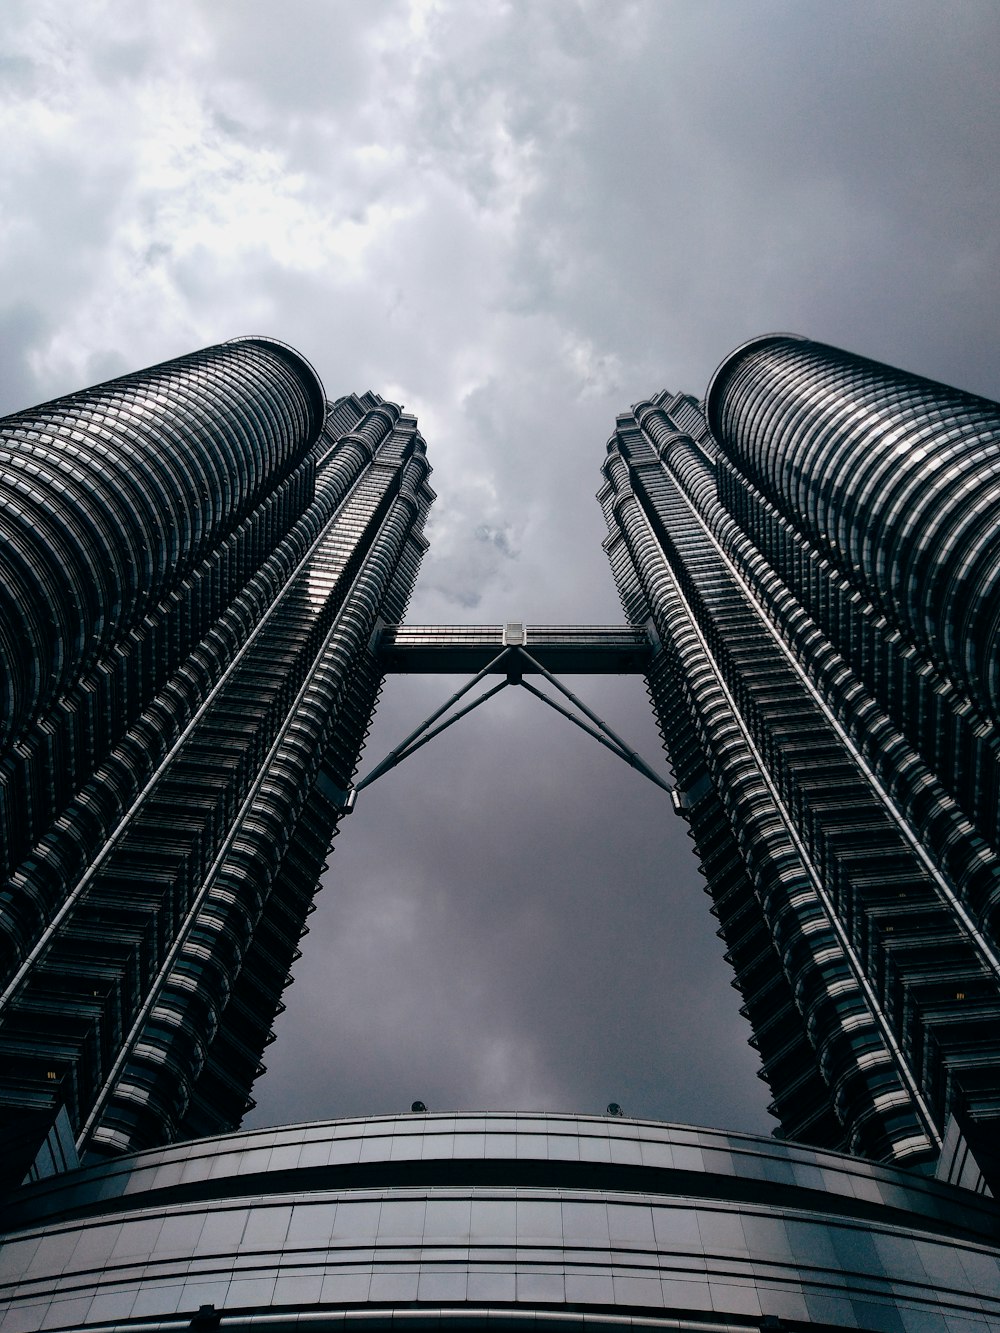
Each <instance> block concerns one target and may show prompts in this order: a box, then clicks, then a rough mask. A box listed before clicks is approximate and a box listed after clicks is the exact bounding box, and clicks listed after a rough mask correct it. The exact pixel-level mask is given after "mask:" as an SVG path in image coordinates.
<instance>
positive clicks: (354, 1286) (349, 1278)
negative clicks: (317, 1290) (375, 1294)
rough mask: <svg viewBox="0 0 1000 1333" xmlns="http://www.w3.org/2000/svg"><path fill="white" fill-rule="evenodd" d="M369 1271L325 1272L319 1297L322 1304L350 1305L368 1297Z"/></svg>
mask: <svg viewBox="0 0 1000 1333" xmlns="http://www.w3.org/2000/svg"><path fill="white" fill-rule="evenodd" d="M370 1285H371V1273H370V1272H367V1271H365V1272H359V1273H336V1272H334V1273H327V1275H326V1277H325V1278H324V1279H323V1288H322V1293H321V1297H320V1299H321V1300H322V1301H323V1304H324V1305H352V1304H356V1303H359V1302H361V1301H366V1300H367V1299H368V1288H369V1286H370Z"/></svg>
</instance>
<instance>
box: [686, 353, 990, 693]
mask: <svg viewBox="0 0 1000 1333" xmlns="http://www.w3.org/2000/svg"><path fill="white" fill-rule="evenodd" d="M706 412H707V415H708V419H709V423H710V425H711V427H712V430H713V432H714V433H715V436H716V438H717V439H718V441H719V443H720V445H721V446H722V449H723V451H724V453H725V455H726V456H727V457H728V459H729V461H730V463H731V464H732V466H733V467H734V468H736V469H737V470H738V471H739V472H740V473H741V474H742V475H743V476H744V477H745V478H746V480H747V481H748V482H749V483H750V484H751V485H753V486H755V487H757V488H758V489H759V490H760V491H761V492H762V493H763V495H764V496H765V497H766V498H767V499H768V500H770V501H771V503H772V504H774V505H775V506H776V508H777V509H778V510H779V511H780V512H781V513H782V514H783V515H784V516H785V517H786V518H787V519H788V520H789V521H790V522H791V523H792V524H793V525H794V526H795V527H796V528H797V529H798V530H799V531H800V532H801V533H802V534H803V535H804V536H805V537H806V538H807V539H808V540H809V541H810V542H811V543H812V544H813V545H814V546H815V547H816V548H817V549H818V550H819V551H820V552H822V554H824V555H825V556H826V557H827V558H828V559H829V560H830V561H831V562H832V563H833V564H834V566H836V567H837V568H838V569H839V570H840V571H841V572H842V573H843V574H844V575H845V577H847V578H848V579H849V580H850V581H851V582H852V583H853V584H854V586H855V587H856V588H858V589H859V591H861V592H862V593H863V595H864V596H865V597H866V598H868V599H869V600H870V601H871V602H872V603H873V604H874V605H875V606H877V607H878V608H879V610H880V611H882V613H883V614H884V615H885V616H886V617H887V618H888V620H889V621H890V623H892V624H893V625H895V626H896V628H898V629H899V631H900V632H901V633H902V634H903V635H904V637H905V638H906V639H907V640H908V641H909V642H910V643H912V644H913V645H914V647H916V648H917V649H918V651H919V652H921V654H922V655H924V656H926V657H927V658H928V659H929V660H930V661H932V662H933V663H934V664H935V665H936V666H938V667H939V668H940V669H941V670H942V671H944V672H945V673H946V674H947V675H948V676H949V677H950V678H951V680H952V681H953V682H954V683H955V684H956V686H957V687H958V688H959V689H960V690H962V691H963V692H965V693H967V694H969V695H971V696H972V697H974V698H975V699H977V701H978V702H979V703H980V705H981V706H983V707H984V708H987V709H989V710H990V711H992V713H993V714H994V716H997V715H1000V540H998V539H997V532H998V530H1000V407H998V405H997V404H996V403H993V402H990V401H989V400H987V399H984V398H978V397H976V396H974V395H973V394H968V393H963V392H962V391H961V390H958V389H952V388H949V387H948V386H946V385H943V384H937V383H935V382H934V381H932V380H926V379H923V378H922V377H920V376H918V375H911V374H908V373H906V372H905V371H901V370H896V369H894V368H893V367H890V366H885V365H882V364H880V363H879V362H876V361H869V360H867V359H866V358H864V357H860V356H855V355H853V354H851V353H849V352H844V351H840V350H839V349H837V348H834V347H828V346H825V345H824V344H821V343H813V342H809V341H807V340H805V339H801V338H797V337H794V336H792V335H787V334H771V335H767V336H765V337H762V338H757V339H754V340H752V341H751V342H748V343H745V344H744V345H743V346H742V347H740V348H738V349H737V350H736V351H735V352H733V353H732V354H731V355H730V356H729V357H728V358H727V359H726V360H725V361H724V362H723V363H722V365H721V366H720V367H719V369H718V370H717V371H716V373H715V375H714V376H713V378H712V381H711V383H710V385H709V390H708V394H707V396H706Z"/></svg>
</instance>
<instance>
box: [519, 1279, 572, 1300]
mask: <svg viewBox="0 0 1000 1333" xmlns="http://www.w3.org/2000/svg"><path fill="white" fill-rule="evenodd" d="M517 1299H518V1300H519V1301H530V1302H532V1303H534V1302H535V1301H565V1299H566V1284H565V1279H564V1278H563V1275H562V1273H523V1272H520V1273H518V1274H517Z"/></svg>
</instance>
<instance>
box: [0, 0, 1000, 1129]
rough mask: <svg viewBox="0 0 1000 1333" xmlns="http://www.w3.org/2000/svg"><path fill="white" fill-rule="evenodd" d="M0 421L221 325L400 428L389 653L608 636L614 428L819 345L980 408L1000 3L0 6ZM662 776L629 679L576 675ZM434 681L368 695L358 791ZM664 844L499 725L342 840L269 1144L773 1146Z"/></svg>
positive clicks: (298, 998)
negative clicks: (425, 527) (492, 1138)
mask: <svg viewBox="0 0 1000 1333" xmlns="http://www.w3.org/2000/svg"><path fill="white" fill-rule="evenodd" d="M3 8H4V17H3V24H2V31H0V43H2V56H0V117H2V124H0V145H2V147H0V203H2V206H3V213H2V220H0V227H2V240H3V243H2V246H0V338H2V341H3V345H4V346H3V357H2V361H0V411H13V410H15V409H17V408H20V407H23V406H26V405H28V404H30V403H33V402H37V401H39V400H41V399H44V398H48V397H52V396H54V395H56V394H59V393H63V392H67V391H69V390H72V389H76V388H79V387H81V386H83V385H84V384H88V383H92V382H94V381H96V380H99V379H104V378H107V377H109V376H111V375H114V374H118V373H122V372H125V371H127V370H131V369H135V368H137V367H139V366H142V365H146V364H149V363H152V362H155V361H159V360H162V359H164V358H166V357H170V356H175V355H177V354H180V353H182V352H186V351H190V350H192V349H194V348H196V347H200V346H204V345H205V344H208V343H212V342H217V341H219V340H221V339H224V338H228V337H232V336H234V335H237V334H249V333H265V334H270V335H273V336H275V337H278V338H282V339H284V340H285V341H287V342H290V343H291V344H293V345H294V346H295V347H297V348H299V349H300V350H301V351H302V352H303V353H305V355H306V356H308V357H309V358H310V360H311V361H312V362H313V363H314V364H315V366H316V367H317V369H318V370H319V372H320V374H321V376H322V378H323V380H324V382H325V384H326V388H327V392H328V394H329V395H330V396H331V397H334V396H337V395H339V394H341V393H345V392H350V391H353V390H364V389H367V388H372V389H375V390H377V391H378V392H380V393H382V394H383V395H384V396H386V397H389V398H393V399H395V400H396V401H398V402H401V403H403V404H405V406H406V407H407V408H408V409H409V410H412V411H415V412H416V413H417V415H418V417H419V420H420V424H421V428H422V431H423V433H424V436H425V438H426V439H427V442H428V449H429V454H430V458H431V461H432V463H433V466H434V476H433V484H434V486H435V488H436V489H437V491H438V493H439V500H438V503H437V506H436V509H435V513H434V515H433V518H432V523H431V527H430V530H429V536H430V538H431V543H432V544H431V550H430V552H429V554H428V556H427V558H426V561H425V564H424V568H423V572H422V575H421V578H420V582H419V584H418V590H417V593H416V596H415V598H414V601H413V604H412V606H411V613H410V617H409V618H410V620H411V621H423V622H444V621H448V622H454V621H473V622H477V623H489V622H500V621H501V620H505V619H515V618H523V619H525V620H528V621H536V622H545V621H549V622H552V621H555V622H559V621H564V622H603V623H607V622H615V621H618V620H620V618H621V612H620V608H619V606H618V601H617V596H616V594H615V590H614V587H613V585H612V582H611V577H610V574H609V572H608V570H607V567H606V561H605V558H604V554H603V552H602V551H601V549H600V540H601V537H602V535H603V530H602V526H601V523H600V518H599V513H598V509H597V505H596V503H595V501H594V498H593V497H594V492H595V490H596V489H597V486H598V483H599V480H600V477H599V472H598V469H599V466H600V462H601V459H602V457H603V453H604V443H605V441H606V439H607V437H608V435H609V434H610V432H611V429H612V427H613V424H614V417H615V414H616V412H618V411H621V410H623V409H624V408H625V407H627V406H628V405H629V404H630V403H632V402H635V401H637V400H639V399H641V398H644V397H647V396H648V395H650V394H652V393H654V392H656V391H657V390H659V389H661V388H665V387H666V388H670V389H685V390H688V391H689V392H693V393H696V394H699V395H700V394H701V393H703V392H704V389H705V386H706V384H707V382H708V379H709V376H710V374H711V372H712V370H713V369H714V367H715V365H716V364H717V363H718V362H719V361H720V360H721V359H722V357H723V356H724V355H725V354H726V353H727V352H728V351H729V350H730V349H731V348H732V347H734V346H735V345H737V344H738V343H739V342H741V341H742V340H743V339H745V338H747V337H749V336H751V335H753V334H756V333H761V332H765V331H769V330H773V329H784V330H790V331H794V332H799V333H804V334H807V335H809V336H811V337H814V338H818V339H822V340H825V341H829V342H833V343H837V344H840V345H842V346H845V347H848V348H851V349H852V350H856V351H860V352H864V353H867V354H869V355H872V356H875V357H878V358H880V359H882V360H886V361H889V362H892V363H895V364H898V365H902V366H905V367H906V368H908V369H911V370H915V371H918V372H920V373H923V374H926V375H930V376H932V377H935V378H939V379H943V380H946V381H948V382H951V383H955V384H958V385H961V386H962V387H964V388H968V389H972V390H974V391H976V392H979V393H984V394H986V395H988V396H991V397H1000V371H998V367H997V310H998V308H1000V303H998V287H1000V253H998V252H1000V245H998V234H1000V233H998V219H1000V198H998V195H1000V189H998V184H997V180H998V176H997V165H998V152H997V149H998V140H1000V116H998V101H1000V78H998V76H997V70H998V67H1000V49H998V48H1000V42H998V34H1000V7H998V5H997V4H996V0H984V2H983V3H963V2H962V0H954V2H953V3H952V4H949V5H948V6H947V7H945V6H942V5H941V4H940V3H934V4H929V3H921V2H920V0H901V2H899V3H881V2H880V0H840V2H837V0H824V2H823V3H819V0H817V2H816V3H810V0H783V2H777V0H774V2H769V0H753V2H752V3H751V0H744V2H743V3H736V2H735V0H725V2H723V0H719V2H718V3H712V0H698V2H697V3H695V0H690V2H689V3H686V4H681V3H666V2H665V0H664V2H661V3H655V2H653V0H649V2H647V3H643V2H628V0H621V2H620V3H611V2H610V0H608V2H607V3H596V2H593V0H564V2H562V3H559V2H557V0H553V2H552V3H546V2H545V0H531V2H530V3H529V2H527V0H525V2H521V0H514V2H512V3H499V2H491V0H463V2H462V3H449V2H448V0H443V2H441V3H436V2H435V0H348V2H343V0H341V2H339V3H338V2H335V0H281V3H276V2H275V0H202V2H201V3H199V2H198V0H160V2H158V0H147V2H145V3H143V4H134V3H130V2H128V0H121V2H120V3H100V0H86V3H83V4H80V3H73V2H72V0H5V3H4V6H3ZM577 686H578V688H579V689H580V691H581V692H583V693H584V694H585V695H586V697H587V698H588V699H589V700H591V701H592V702H594V703H595V704H596V705H597V707H598V711H603V712H604V713H605V715H606V716H607V717H608V718H609V719H610V720H612V721H613V722H614V724H615V725H617V726H618V727H619V728H620V729H622V730H623V731H625V733H626V735H627V736H628V737H629V739H630V740H632V741H633V742H634V743H635V744H636V745H637V746H638V747H639V748H640V749H642V750H643V752H644V753H646V754H647V755H648V756H649V757H651V758H653V759H654V760H655V761H656V762H657V763H658V764H661V765H662V762H663V761H662V760H660V759H659V758H658V748H657V738H656V734H655V730H654V728H653V725H652V722H651V720H650V717H649V711H648V707H647V704H646V700H645V694H644V690H643V688H642V685H641V682H637V681H635V680H627V679H621V680H604V681H598V682H589V683H588V682H577ZM454 687H455V682H454V681H451V680H447V679H439V680H415V679H409V680H404V679H400V678H395V679H391V680H390V681H389V682H388V684H387V686H386V689H385V692H384V696H383V703H382V706H381V708H380V712H379V716H378V719H377V722H376V725H375V728H374V730H373V733H372V737H371V739H370V742H369V749H368V753H367V757H366V761H365V763H364V764H363V766H362V767H363V770H365V769H367V768H368V767H369V766H370V765H371V764H373V763H374V762H375V761H376V760H377V759H379V758H381V756H382V754H383V753H384V752H385V751H386V750H387V749H388V748H389V747H390V746H391V745H392V744H393V743H394V742H395V741H397V740H398V739H400V738H401V736H402V735H403V734H404V733H405V732H407V731H409V730H410V729H411V728H412V726H414V725H415V724H416V722H417V721H418V720H419V719H420V718H421V717H422V716H423V715H424V714H425V713H426V712H429V711H430V710H431V708H432V707H434V706H435V704H436V703H437V702H438V701H439V700H441V699H443V698H444V697H445V696H446V694H448V693H449V692H450V691H451V690H452V689H453V688H454ZM684 831H685V826H684V825H683V823H681V822H680V821H678V820H676V819H675V817H674V816H673V815H672V814H671V812H670V810H669V807H668V804H667V803H666V801H665V798H663V797H662V794H661V793H659V792H658V791H657V789H655V788H654V787H653V786H652V785H651V784H648V783H646V782H645V781H644V780H643V779H642V778H641V777H639V776H638V775H637V774H635V773H634V772H632V771H631V770H630V769H628V768H626V767H625V766H624V765H623V764H621V763H619V761H617V760H616V759H614V758H613V757H612V756H610V755H609V754H607V752H605V751H604V750H602V749H600V748H599V747H598V746H597V745H596V744H594V743H593V742H592V741H589V740H588V739H587V738H586V737H584V736H582V734H580V733H578V732H576V731H575V730H573V729H572V728H571V727H570V726H569V724H567V723H565V722H563V721H562V720H560V719H559V718H557V717H556V716H555V715H554V714H550V713H549V712H548V711H547V710H544V709H543V708H542V705H540V704H539V703H537V701H535V700H533V699H531V698H530V697H529V696H527V695H524V694H523V693H521V692H518V691H514V690H510V691H505V692H504V693H503V694H501V695H500V696H499V697H498V699H496V700H495V701H493V703H492V704H490V705H487V707H486V708H485V709H484V710H482V712H480V713H477V714H475V715H474V716H473V717H472V718H470V719H469V720H468V721H466V722H464V723H462V724H460V725H459V726H458V727H457V728H455V729H454V730H453V731H452V732H449V733H448V735H447V737H445V738H443V739H442V740H440V741H438V742H435V743H434V744H432V745H430V746H428V747H427V748H426V749H424V750H422V751H421V752H420V753H419V754H418V755H417V756H415V757H414V758H412V759H411V760H409V761H407V763H406V764H405V765H403V766H401V767H400V768H399V769H398V770H397V771H395V772H393V773H391V774H389V775H388V776H387V777H385V778H384V779H382V780H381V781H380V782H378V783H377V784H375V785H373V786H372V788H371V789H370V790H368V791H367V792H365V793H364V795H363V796H362V797H361V799H360V801H359V806H358V809H357V811H356V812H355V813H354V814H353V815H351V816H350V818H349V819H347V820H346V821H345V822H344V824H343V826H342V832H341V835H340V837H339V838H338V840H337V846H336V851H335V853H334V855H333V858H332V866H331V870H330V872H329V875H328V877H327V888H326V891H325V892H324V894H323V895H321V897H320V899H319V904H320V906H319V910H318V911H317V913H316V914H315V915H314V916H313V917H312V919H311V924H312V927H313V929H312V933H311V934H310V935H309V936H308V937H307V938H306V940H305V941H304V949H305V954H304V957H303V958H302V960H301V962H300V963H299V964H298V966H297V973H296V976H297V980H296V984H295V985H294V986H293V987H292V988H291V989H290V990H289V991H288V992H287V994H286V997H285V998H286V1001H287V1003H288V1011H287V1013H286V1014H285V1015H284V1016H283V1017H282V1018H281V1019H280V1021H279V1023H278V1034H279V1041H278V1043H277V1044H276V1045H275V1046H272V1047H271V1048H270V1050H269V1051H268V1053H267V1055H266V1056H265V1058H266V1060H267V1063H268V1064H269V1066H270V1073H269V1074H268V1075H267V1076H265V1077H264V1078H263V1079H262V1080H261V1081H260V1083H259V1084H258V1086H257V1089H256V1092H257V1096H258V1098H259V1102H260V1105H259V1108H258V1111H257V1112H256V1113H255V1114H254V1117H253V1123H269V1122H272V1121H278V1120H288V1119H311V1118H317V1117H321V1116H327V1115H341V1114H352V1115H353V1114H365V1113H369V1112H372V1113H374V1112H383V1111H391V1110H399V1109H407V1108H408V1107H409V1104H410V1102H411V1101H412V1100H413V1099H414V1098H417V1097H419V1098H421V1099H422V1100H424V1101H425V1102H426V1103H427V1104H428V1105H429V1106H431V1107H432V1108H433V1109H446V1108H452V1107H455V1108H457V1107H462V1108H486V1109H501V1108H514V1109H525V1110H526V1109H534V1108H547V1109H553V1110H568V1111H574V1110H578V1111H595V1110H603V1108H604V1106H605V1105H606V1103H607V1102H608V1101H609V1100H616V1101H619V1102H621V1103H622V1104H623V1106H624V1107H625V1110H626V1112H627V1113H631V1114H635V1115H644V1116H645V1115H649V1116H656V1117H659V1118H663V1119H680V1120H692V1121H699V1122H702V1123H710V1124H717V1125H723V1126H729V1127H732V1128H744V1129H751V1130H754V1129H756V1130H767V1129H769V1128H770V1123H771V1122H770V1120H769V1117H768V1116H767V1113H766V1110H765V1106H766V1101H767V1095H766V1089H765V1088H764V1087H763V1085H762V1084H760V1083H759V1081H758V1080H757V1079H756V1077H755V1068H756V1065H755V1058H754V1054H753V1052H752V1051H751V1050H750V1049H749V1048H748V1047H747V1046H746V1037H747V1035H748V1033H747V1030H746V1027H745V1024H744V1023H743V1021H742V1019H740V1017H739V1014H738V1006H739V997H738V995H737V994H736V992H735V991H733V990H732V989H731V988H730V987H729V984H728V980H729V977H728V971H727V968H726V965H725V964H724V962H723V961H722V957H721V954H722V946H721V945H720V943H719V941H718V940H716V939H715V937H714V934H713V926H714V922H713V919H712V918H711V916H710V915H709V913H708V900H707V899H706V898H705V896H704V894H703V893H702V890H701V886H700V882H699V879H698V875H697V871H696V868H695V862H694V857H693V856H692V854H691V852H690V844H689V842H688V841H687V839H686V838H685V836H684Z"/></svg>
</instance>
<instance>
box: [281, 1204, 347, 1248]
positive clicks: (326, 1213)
mask: <svg viewBox="0 0 1000 1333" xmlns="http://www.w3.org/2000/svg"><path fill="white" fill-rule="evenodd" d="M336 1214H337V1205H336V1203H335V1202H334V1201H333V1200H332V1199H331V1200H330V1202H329V1203H297V1204H295V1206H294V1207H293V1208H292V1220H291V1223H290V1224H289V1227H288V1236H287V1238H286V1240H285V1246H286V1248H288V1249H320V1248H322V1247H324V1246H325V1245H326V1243H327V1242H328V1241H329V1239H330V1237H331V1235H332V1234H333V1222H334V1218H335V1217H336Z"/></svg>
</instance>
